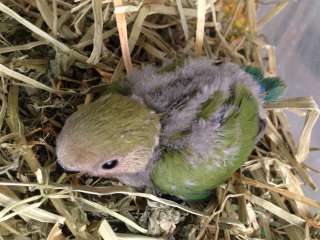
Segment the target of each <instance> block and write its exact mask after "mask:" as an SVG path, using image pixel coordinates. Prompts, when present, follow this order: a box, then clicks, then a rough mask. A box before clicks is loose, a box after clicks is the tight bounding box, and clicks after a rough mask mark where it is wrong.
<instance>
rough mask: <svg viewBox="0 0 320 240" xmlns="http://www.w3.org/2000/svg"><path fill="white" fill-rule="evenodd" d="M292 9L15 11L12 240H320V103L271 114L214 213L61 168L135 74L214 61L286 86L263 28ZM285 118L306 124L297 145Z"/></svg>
mask: <svg viewBox="0 0 320 240" xmlns="http://www.w3.org/2000/svg"><path fill="white" fill-rule="evenodd" d="M287 3H288V1H279V2H276V1H275V2H274V4H275V5H274V7H273V8H271V11H270V12H269V13H267V14H266V15H265V16H264V17H262V18H261V19H259V20H257V19H256V18H257V17H256V15H257V14H256V10H257V8H258V7H259V4H258V3H257V2H256V1H254V0H248V1H244V0H239V1H236V0H226V1H221V0H220V1H219V0H211V1H192V0H188V1H187V0H177V1H166V0H145V1H143V2H140V1H121V0H118V1H111V0H74V1H72V0H69V1H62V0H35V1H32V0H21V1H16V0H3V1H1V2H0V73H1V84H0V86H1V89H0V99H1V109H0V126H1V128H0V130H1V135H0V205H1V210H0V239H50V240H53V239H59V240H60V239H108V240H109V239H167V238H171V239H190V240H193V239H266V240H275V239H290V240H301V239H319V238H320V230H319V228H320V214H319V209H320V202H318V201H316V200H313V199H310V198H308V197H306V196H304V193H303V190H302V186H303V185H308V186H310V187H311V188H313V189H316V185H315V183H314V182H313V180H312V179H311V177H310V175H309V171H314V170H313V169H311V168H309V167H308V166H307V165H306V164H305V163H304V161H305V160H306V159H307V158H308V154H309V149H310V136H311V133H312V128H313V126H314V124H315V122H316V120H317V118H318V116H319V108H318V106H317V104H316V103H315V102H314V100H313V99H312V98H311V97H304V98H295V99H287V100H282V101H279V102H275V103H272V104H266V105H265V108H266V109H267V111H268V128H267V131H266V135H265V137H264V138H263V140H262V141H261V142H260V143H259V144H258V146H257V147H256V149H255V151H254V153H253V154H252V156H251V157H250V159H249V160H248V161H247V162H246V164H245V165H244V166H243V167H242V168H241V171H239V172H238V173H236V174H234V177H233V178H231V179H230V180H229V181H228V182H227V183H225V184H223V185H221V186H220V187H218V188H217V189H216V190H215V193H216V194H215V195H214V197H213V198H212V199H210V201H208V202H205V203H185V202H181V203H176V202H174V201H171V200H167V199H162V198H159V197H157V196H155V195H153V194H151V193H149V192H145V193H142V192H136V191H135V190H134V189H131V188H128V187H125V186H122V185H121V184H119V183H117V182H112V181H110V180H107V179H99V178H92V177H87V176H81V175H77V174H67V173H65V172H63V171H62V170H61V168H59V166H57V164H56V162H55V149H54V146H55V138H56V136H57V134H58V133H59V131H60V129H61V127H62V125H63V123H64V121H65V119H66V118H67V117H68V116H69V115H70V114H71V113H72V112H74V111H75V110H76V108H77V106H78V105H80V104H83V103H87V102H88V101H91V100H92V99H93V98H94V97H96V96H97V95H99V94H100V93H101V92H103V91H104V90H105V89H106V88H107V87H108V85H109V84H110V82H112V81H118V80H120V79H121V78H123V76H124V75H125V72H130V71H131V70H132V66H133V65H141V64H146V63H156V64H161V63H163V62H164V61H167V59H172V58H174V57H177V56H194V55H207V56H209V57H211V58H213V59H215V60H216V61H217V62H228V61H232V62H236V63H239V64H254V65H256V66H259V67H261V68H263V69H265V74H266V75H276V74H277V70H276V59H275V56H274V48H273V47H272V46H270V45H268V43H267V42H266V40H265V39H264V38H262V37H261V36H260V34H259V32H257V31H258V30H259V29H261V28H262V27H263V25H264V24H266V23H267V22H268V21H269V20H270V19H271V18H272V17H274V16H275V15H276V14H278V13H279V12H280V11H281V10H282V9H283V8H284V7H285V6H286V4H287ZM266 58H267V61H265V60H264V59H266ZM285 109H286V110H289V111H292V112H294V113H296V114H299V115H300V116H301V117H304V118H305V124H304V126H303V130H302V133H301V137H300V139H299V140H298V141H297V142H295V141H294V139H293V138H292V136H291V132H290V128H289V124H288V119H287V115H286V113H285V112H284V110H285ZM315 150H317V149H315ZM318 150H319V149H318Z"/></svg>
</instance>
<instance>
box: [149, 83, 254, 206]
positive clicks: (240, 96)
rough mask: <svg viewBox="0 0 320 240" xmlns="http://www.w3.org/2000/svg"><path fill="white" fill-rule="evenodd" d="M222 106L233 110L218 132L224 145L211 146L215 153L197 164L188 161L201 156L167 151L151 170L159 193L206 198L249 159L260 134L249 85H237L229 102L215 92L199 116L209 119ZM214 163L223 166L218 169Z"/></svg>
mask: <svg viewBox="0 0 320 240" xmlns="http://www.w3.org/2000/svg"><path fill="white" fill-rule="evenodd" d="M223 104H227V105H231V106H233V108H234V110H233V111H232V112H230V113H229V116H228V118H227V119H225V120H224V122H222V123H221V126H220V128H219V129H218V130H217V131H218V132H219V133H218V132H217V135H219V136H220V139H218V140H219V142H222V143H223V144H222V145H218V146H212V148H214V154H213V155H212V156H210V157H209V158H207V159H195V161H194V162H196V164H192V163H191V162H190V161H189V160H188V158H190V157H191V158H201V156H197V155H193V154H194V153H193V152H191V151H189V150H188V149H183V150H179V151H174V150H168V151H165V152H164V154H163V158H162V160H161V161H158V162H157V164H156V166H155V167H154V169H153V171H152V181H153V183H154V184H155V186H156V187H158V188H159V189H160V191H162V192H165V193H168V194H171V195H176V196H179V197H181V198H183V199H186V200H201V199H204V198H206V197H207V196H208V195H209V194H210V193H211V190H212V189H213V188H214V187H216V186H218V185H219V184H221V183H223V182H224V181H225V180H226V179H228V178H229V177H230V176H231V175H232V174H233V173H234V171H236V170H237V169H238V168H239V167H240V166H241V165H242V164H243V163H244V162H245V161H246V160H247V159H248V156H249V155H250V153H251V151H252V150H253V148H254V143H255V139H256V136H257V134H258V131H259V126H258V125H259V120H258V114H257V113H258V112H259V109H258V108H259V106H258V101H257V99H256V98H255V97H254V96H252V94H251V93H250V90H249V89H247V88H246V86H244V85H243V84H241V83H237V84H236V85H235V88H234V95H232V96H231V97H230V98H228V99H224V98H223V97H222V94H220V93H219V92H215V93H214V94H213V96H212V98H211V99H210V100H209V101H208V102H206V103H205V104H204V105H203V108H202V111H201V112H200V113H199V115H198V117H199V118H204V119H208V118H209V117H210V116H212V115H214V114H215V113H216V111H217V109H218V108H219V107H221V106H222V105H223ZM214 161H217V162H218V164H217V165H219V166H220V167H215V166H216V164H214Z"/></svg>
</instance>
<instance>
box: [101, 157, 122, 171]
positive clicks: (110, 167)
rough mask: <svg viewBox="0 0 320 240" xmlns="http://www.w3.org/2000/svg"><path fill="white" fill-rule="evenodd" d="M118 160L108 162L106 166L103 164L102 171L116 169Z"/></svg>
mask: <svg viewBox="0 0 320 240" xmlns="http://www.w3.org/2000/svg"><path fill="white" fill-rule="evenodd" d="M118 162H119V161H118V159H112V160H108V161H106V162H105V163H104V164H102V166H101V167H102V169H105V170H110V169H112V168H115V167H116V166H117V165H118Z"/></svg>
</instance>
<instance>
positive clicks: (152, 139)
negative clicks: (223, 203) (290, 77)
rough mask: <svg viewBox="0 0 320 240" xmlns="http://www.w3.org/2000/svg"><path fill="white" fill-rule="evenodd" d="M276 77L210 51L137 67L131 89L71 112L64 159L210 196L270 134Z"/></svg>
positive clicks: (61, 144) (124, 178) (60, 148)
mask: <svg viewBox="0 0 320 240" xmlns="http://www.w3.org/2000/svg"><path fill="white" fill-rule="evenodd" d="M253 70H256V72H253ZM258 73H259V74H258ZM268 82H269V80H268V79H265V78H263V75H262V73H261V72H259V70H258V69H257V68H254V67H247V68H244V69H243V68H240V67H239V66H237V65H234V64H230V63H227V64H222V65H218V66H217V65H215V64H213V63H212V61H211V60H209V59H208V58H197V59H192V58H190V59H187V60H184V61H183V62H182V63H180V64H178V65H176V66H175V67H173V68H172V67H168V66H166V67H164V68H157V67H154V66H151V65H149V66H146V67H145V68H143V69H141V70H135V71H134V72H133V73H132V74H131V75H130V76H128V78H127V80H126V84H127V87H128V88H129V89H130V94H129V95H121V94H119V93H114V92H113V93H108V94H107V95H105V96H102V97H100V98H99V99H98V100H96V101H95V102H93V103H90V104H88V105H85V106H83V107H81V108H80V109H79V110H78V111H76V112H75V113H73V114H72V115H71V116H70V117H69V118H68V119H67V121H66V123H65V125H64V127H63V129H62V131H61V133H60V135H59V137H58V139H57V160H58V162H59V163H60V165H61V166H62V167H64V168H65V169H68V170H73V171H79V172H82V173H87V174H89V175H92V176H102V177H110V178H116V179H118V180H120V181H121V182H123V183H124V184H127V185H130V186H134V187H146V186H152V187H155V188H156V189H157V190H159V191H160V192H161V193H165V194H170V195H174V196H177V197H179V198H181V199H184V200H203V199H206V198H207V197H208V196H209V195H210V194H211V193H212V189H213V188H215V187H217V186H219V185H220V184H222V183H223V182H224V181H226V180H227V179H228V178H229V177H230V176H231V175H232V174H233V173H234V172H235V171H236V170H237V169H239V168H240V166H241V165H242V164H243V163H244V162H245V161H246V160H247V159H248V157H249V155H250V153H251V152H252V150H253V148H254V146H255V144H256V143H257V141H258V140H259V139H260V137H261V136H262V134H263V130H264V126H265V120H264V119H265V112H264V110H263V108H262V104H263V102H264V101H273V100H276V99H277V98H279V97H280V95H281V93H282V92H283V90H284V88H285V85H284V83H283V82H282V81H281V80H280V79H278V78H273V79H272V84H269V83H268Z"/></svg>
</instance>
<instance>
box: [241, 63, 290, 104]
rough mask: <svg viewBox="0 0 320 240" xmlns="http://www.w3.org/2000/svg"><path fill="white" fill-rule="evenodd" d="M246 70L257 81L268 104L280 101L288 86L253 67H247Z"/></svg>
mask: <svg viewBox="0 0 320 240" xmlns="http://www.w3.org/2000/svg"><path fill="white" fill-rule="evenodd" d="M244 70H245V71H246V72H247V73H249V74H250V75H251V76H252V77H253V80H255V81H256V82H257V83H258V84H259V86H260V89H261V92H262V93H263V94H264V100H265V101H267V102H271V101H275V100H278V99H279V98H280V97H281V96H282V95H283V93H284V91H285V89H286V88H287V86H286V84H285V83H284V82H283V81H282V80H281V79H280V78H278V77H267V78H265V77H264V76H263V72H262V71H261V70H260V69H259V68H257V67H253V66H246V67H245V68H244Z"/></svg>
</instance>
